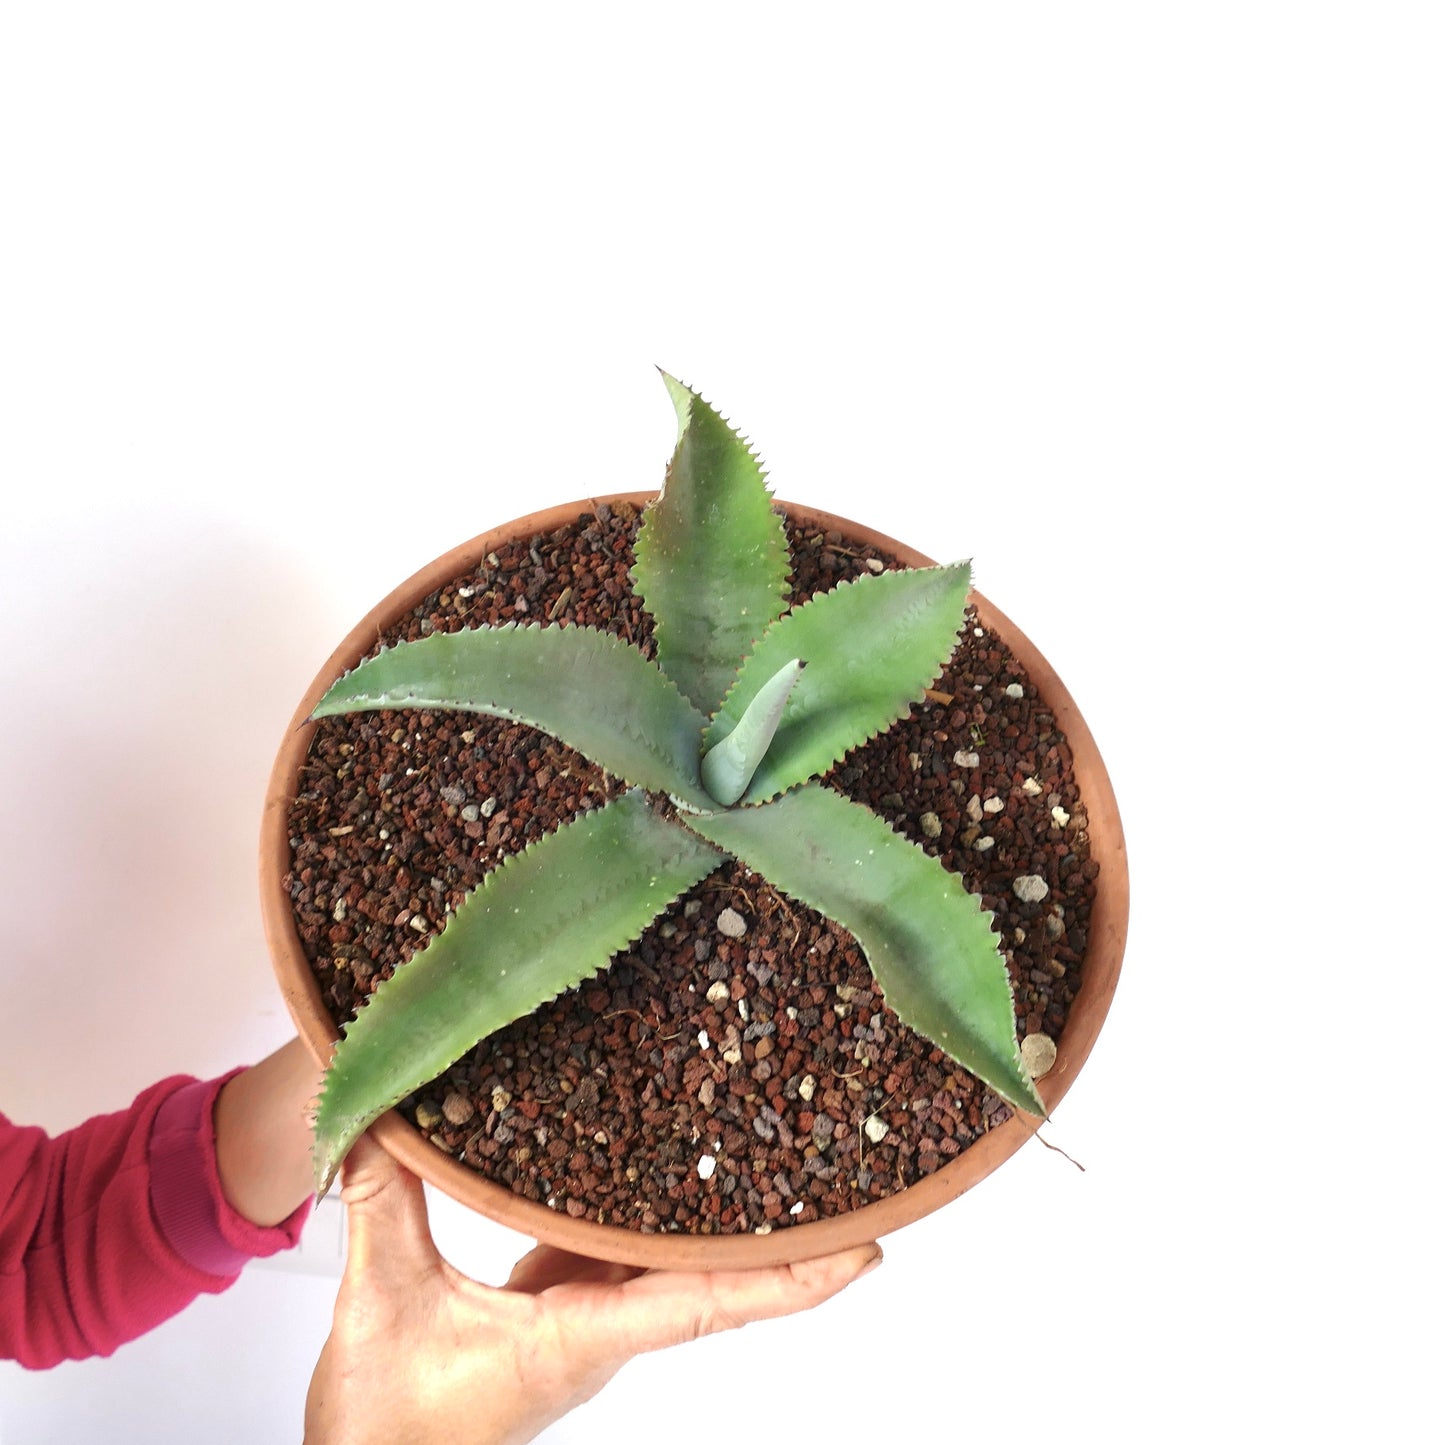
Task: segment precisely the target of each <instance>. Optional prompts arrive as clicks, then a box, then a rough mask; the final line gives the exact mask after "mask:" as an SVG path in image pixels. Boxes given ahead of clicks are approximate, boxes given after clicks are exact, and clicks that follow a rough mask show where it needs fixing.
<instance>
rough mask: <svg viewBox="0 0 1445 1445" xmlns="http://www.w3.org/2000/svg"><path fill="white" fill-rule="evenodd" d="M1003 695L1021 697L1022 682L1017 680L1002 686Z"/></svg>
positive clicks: (1022, 691)
mask: <svg viewBox="0 0 1445 1445" xmlns="http://www.w3.org/2000/svg"><path fill="white" fill-rule="evenodd" d="M1004 695H1005V696H1006V697H1022V696H1023V695H1024V689H1023V684H1022V683H1018V682H1011V683H1009V685H1008V686H1007V687H1006V688H1004Z"/></svg>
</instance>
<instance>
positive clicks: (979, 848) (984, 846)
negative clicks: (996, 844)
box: [973, 838, 993, 853]
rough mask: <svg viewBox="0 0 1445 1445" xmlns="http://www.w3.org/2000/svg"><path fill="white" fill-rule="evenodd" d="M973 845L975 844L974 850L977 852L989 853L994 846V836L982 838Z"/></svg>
mask: <svg viewBox="0 0 1445 1445" xmlns="http://www.w3.org/2000/svg"><path fill="white" fill-rule="evenodd" d="M973 846H974V851H975V852H978V853H987V852H988V850H989V849H990V848H992V847H993V839H992V838H980V839H979V840H978V841H977V842H976V843H975V844H974V845H973Z"/></svg>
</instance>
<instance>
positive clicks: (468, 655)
mask: <svg viewBox="0 0 1445 1445" xmlns="http://www.w3.org/2000/svg"><path fill="white" fill-rule="evenodd" d="M401 707H416V708H455V709H458V710H460V711H463V712H478V713H487V714H489V715H491V716H493V717H507V718H515V719H516V720H517V721H518V722H523V723H527V724H528V725H529V726H531V727H535V728H540V729H541V730H542V731H543V732H545V733H549V734H551V736H553V737H555V738H559V739H560V740H561V741H562V742H564V743H566V744H568V745H569V746H570V747H574V748H576V749H577V750H578V751H579V752H581V753H583V754H585V755H586V756H587V757H588V758H590V759H591V760H592V761H593V762H594V763H596V764H597V765H598V766H599V767H603V768H606V769H607V771H608V772H610V773H612V774H614V775H615V776H617V777H619V778H621V779H622V780H623V781H624V782H626V783H628V784H630V785H632V786H634V787H639V788H648V789H651V790H653V791H656V792H666V793H670V794H672V795H673V796H674V797H676V798H678V799H679V800H681V801H682V802H685V803H687V804H689V805H690V806H692V807H700V808H710V807H712V806H713V803H712V800H711V798H710V797H709V796H708V794H707V792H706V791H705V790H704V788H703V786H702V777H701V774H700V772H699V770H698V769H699V756H700V753H701V735H702V730H703V728H704V726H705V725H706V719H705V718H704V717H703V716H702V714H701V713H699V712H698V711H697V709H696V708H694V707H693V706H692V704H691V703H690V702H688V701H687V699H686V698H685V697H683V695H682V694H681V693H680V692H679V691H678V690H677V688H676V687H675V686H674V685H673V684H672V683H671V682H670V681H669V680H668V679H667V678H666V677H664V676H663V674H662V673H661V671H659V669H658V668H657V667H656V666H655V665H654V664H653V663H651V662H649V661H648V660H647V659H646V658H645V657H643V655H642V654H641V653H640V652H638V651H637V649H636V648H634V647H630V646H628V644H627V643H625V642H623V641H622V640H621V639H620V638H617V637H613V636H612V635H611V634H610V633H606V632H599V631H598V630H597V629H595V628H591V627H547V626H541V625H538V624H537V623H530V624H528V625H527V626H525V627H519V626H517V625H516V624H515V623H507V624H505V625H504V626H501V627H474V628H468V629H466V630H464V631H461V632H446V633H443V632H434V633H432V635H431V636H430V637H424V638H421V639H420V640H419V641H416V642H403V643H399V644H397V645H396V646H395V647H389V648H387V649H386V650H385V651H384V652H380V653H378V654H377V655H376V656H375V657H372V658H368V659H367V661H365V662H363V663H362V664H361V665H360V666H359V667H357V668H355V669H353V670H352V671H351V672H348V673H347V674H346V675H345V676H344V677H342V678H341V679H339V680H338V681H337V682H335V683H334V684H333V685H332V686H331V688H330V689H329V690H328V691H327V693H326V695H325V696H324V697H323V698H322V699H321V701H320V703H319V704H318V705H317V707H316V710H315V711H314V712H313V713H312V716H313V717H318V718H319V717H332V716H335V715H337V714H340V713H352V712H371V711H375V710H377V709H380V708H401Z"/></svg>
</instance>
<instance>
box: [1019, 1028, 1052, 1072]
mask: <svg viewBox="0 0 1445 1445" xmlns="http://www.w3.org/2000/svg"><path fill="white" fill-rule="evenodd" d="M1019 1053H1020V1054H1022V1055H1023V1061H1024V1068H1026V1069H1027V1070H1028V1071H1029V1078H1031V1079H1042V1078H1043V1076H1044V1075H1045V1074H1047V1073H1048V1071H1049V1070H1050V1069H1052V1068H1053V1066H1054V1061H1055V1060H1056V1059H1057V1058H1058V1057H1059V1050H1058V1047H1057V1046H1056V1045H1055V1043H1054V1041H1053V1040H1052V1039H1051V1038H1050V1037H1049V1036H1048V1035H1047V1034H1028V1035H1026V1036H1025V1038H1024V1041H1023V1043H1021V1044H1020V1045H1019Z"/></svg>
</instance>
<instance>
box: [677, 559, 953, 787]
mask: <svg viewBox="0 0 1445 1445" xmlns="http://www.w3.org/2000/svg"><path fill="white" fill-rule="evenodd" d="M969 573H970V569H969V564H968V563H967V562H959V563H955V564H953V565H951V566H947V567H922V568H917V569H915V570H910V571H903V572H884V573H881V574H880V575H879V576H876V577H860V578H858V579H857V580H856V581H854V582H845V583H842V584H841V585H839V586H837V587H835V588H833V590H832V591H831V592H823V593H819V594H818V595H817V596H816V597H814V598H812V599H811V600H810V601H808V602H805V603H803V604H802V605H801V606H798V607H795V608H793V609H792V611H791V612H788V613H787V614H786V615H785V616H783V617H780V618H779V619H778V620H777V621H776V622H775V623H773V625H772V626H771V627H770V628H768V630H767V632H765V633H764V634H763V636H762V638H761V640H760V641H759V642H758V645H757V647H756V649H755V650H754V651H753V653H752V655H751V656H750V657H749V658H748V659H747V660H746V661H745V662H744V663H743V665H742V668H741V669H740V670H739V672H738V677H737V682H736V683H735V684H734V686H733V688H732V690H731V691H730V692H729V693H728V695H727V697H726V698H725V699H724V700H723V704H722V707H721V708H720V709H719V711H718V714H717V716H716V717H715V718H714V719H713V721H712V723H711V724H710V725H709V728H708V731H707V734H706V735H705V739H704V741H705V745H706V746H707V747H709V748H710V747H711V746H712V745H713V744H714V743H715V741H717V740H718V739H719V738H721V737H724V736H727V735H728V734H729V733H730V732H731V731H732V730H733V729H734V728H736V726H737V723H738V720H739V719H740V718H741V717H742V716H743V715H744V713H745V712H746V710H747V708H748V706H749V705H750V704H751V702H752V700H753V698H754V697H755V696H757V695H758V693H759V692H760V691H761V690H762V689H763V688H764V687H766V686H767V684H768V681H769V679H770V678H772V676H773V675H774V673H775V672H776V671H777V669H778V668H779V666H781V665H782V663H784V662H785V661H787V660H788V659H789V658H794V657H797V658H801V659H802V660H803V661H804V662H805V663H806V664H807V668H808V670H807V671H806V672H805V673H804V674H803V676H802V678H800V679H799V682H798V685H797V687H795V688H794V689H793V692H792V695H791V696H790V697H789V699H788V703H787V707H786V708H785V709H784V711H783V718H782V721H781V723H780V724H779V725H778V731H777V736H776V737H775V738H774V739H773V744H772V746H771V747H770V748H769V749H768V752H767V756H766V757H764V758H763V760H762V762H761V763H760V764H759V765H758V769H757V772H756V773H754V775H753V780H752V783H751V785H750V786H749V788H748V790H747V793H746V795H745V796H744V798H743V801H744V802H747V803H760V802H764V801H766V800H767V799H768V798H772V797H775V796H776V795H777V794H779V793H781V792H783V791H785V790H786V789H788V788H791V787H795V786H796V785H797V784H798V783H802V782H806V781H807V780H808V779H809V778H813V777H817V776H818V775H820V774H822V773H825V772H827V770H828V769H829V768H831V767H832V766H833V765H834V763H836V762H838V761H839V760H840V759H841V758H842V757H843V756H844V754H846V753H847V752H848V751H849V750H850V749H852V748H855V747H857V746H858V745H859V744H861V743H865V742H867V741H868V739H869V738H871V737H874V736H875V735H876V734H878V733H880V732H882V731H883V730H884V729H885V728H888V727H891V726H892V725H893V724H894V723H895V722H897V721H898V720H899V718H902V717H906V716H907V714H908V709H909V708H910V707H911V706H912V705H913V704H914V703H916V702H918V701H919V699H920V698H922V696H923V692H924V689H925V688H927V686H928V685H929V683H931V682H932V681H933V680H934V679H935V678H936V677H937V676H938V674H939V673H940V672H941V671H942V670H943V667H944V664H945V663H946V662H947V661H948V659H949V658H950V657H951V656H952V655H953V650H954V648H955V647H956V646H957V644H958V637H959V632H960V631H961V629H962V627H963V622H964V612H965V609H966V607H967V605H968V587H969Z"/></svg>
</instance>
